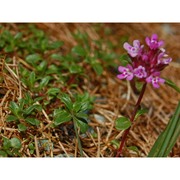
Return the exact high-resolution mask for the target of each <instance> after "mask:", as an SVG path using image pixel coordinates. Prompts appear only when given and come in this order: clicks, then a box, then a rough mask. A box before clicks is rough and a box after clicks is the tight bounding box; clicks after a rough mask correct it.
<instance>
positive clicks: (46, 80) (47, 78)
mask: <svg viewBox="0 0 180 180" xmlns="http://www.w3.org/2000/svg"><path fill="white" fill-rule="evenodd" d="M50 79H51V77H50V76H46V77H44V78H43V79H42V80H41V82H40V84H39V87H38V89H39V90H40V89H42V88H44V87H45V86H46V85H47V84H48V83H49V81H50Z"/></svg>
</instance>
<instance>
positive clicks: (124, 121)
mask: <svg viewBox="0 0 180 180" xmlns="http://www.w3.org/2000/svg"><path fill="white" fill-rule="evenodd" d="M130 126H131V121H130V120H129V118H127V117H120V118H118V119H116V122H115V127H116V129H117V130H126V129H128V128H129V127H130Z"/></svg>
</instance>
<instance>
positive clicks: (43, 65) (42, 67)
mask: <svg viewBox="0 0 180 180" xmlns="http://www.w3.org/2000/svg"><path fill="white" fill-rule="evenodd" d="M47 64H48V63H47V61H42V62H41V63H40V64H39V65H38V66H37V67H36V69H37V71H40V72H44V71H45V70H46V68H47Z"/></svg>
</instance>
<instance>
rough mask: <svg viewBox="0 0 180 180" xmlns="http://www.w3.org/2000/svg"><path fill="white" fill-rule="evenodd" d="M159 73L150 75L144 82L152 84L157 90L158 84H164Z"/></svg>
mask: <svg viewBox="0 0 180 180" xmlns="http://www.w3.org/2000/svg"><path fill="white" fill-rule="evenodd" d="M159 76H160V72H155V73H153V74H151V75H150V76H149V77H148V78H146V82H148V83H152V85H153V87H154V88H159V83H160V84H163V83H164V82H165V80H164V79H162V78H160V77H159Z"/></svg>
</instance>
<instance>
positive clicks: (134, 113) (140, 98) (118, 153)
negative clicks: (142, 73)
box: [116, 83, 147, 157]
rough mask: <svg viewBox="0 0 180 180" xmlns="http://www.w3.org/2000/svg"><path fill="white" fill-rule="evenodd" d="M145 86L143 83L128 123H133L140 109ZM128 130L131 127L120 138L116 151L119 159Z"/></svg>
mask: <svg viewBox="0 0 180 180" xmlns="http://www.w3.org/2000/svg"><path fill="white" fill-rule="evenodd" d="M146 85H147V83H144V85H143V87H142V90H141V93H140V95H139V98H138V101H137V103H136V105H135V108H134V111H133V113H132V117H131V118H130V121H131V122H133V121H134V119H135V116H136V113H137V111H138V109H139V107H140V104H141V100H142V98H143V95H144V92H145V89H146ZM130 128H131V127H129V128H128V129H126V130H125V131H124V134H123V137H122V140H121V144H120V147H119V149H118V151H117V154H116V157H120V156H121V155H122V149H123V146H124V144H125V141H126V137H127V135H128V133H129V130H130Z"/></svg>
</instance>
